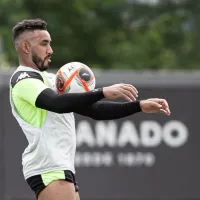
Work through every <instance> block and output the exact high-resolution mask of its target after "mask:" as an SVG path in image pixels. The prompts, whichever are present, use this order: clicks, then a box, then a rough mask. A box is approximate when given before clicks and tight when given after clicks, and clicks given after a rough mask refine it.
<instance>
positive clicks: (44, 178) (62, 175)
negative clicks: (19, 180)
mask: <svg viewBox="0 0 200 200" xmlns="http://www.w3.org/2000/svg"><path fill="white" fill-rule="evenodd" d="M55 180H66V181H69V182H71V183H73V184H74V188H75V191H76V192H78V191H79V188H78V185H77V182H76V180H75V176H74V174H73V173H72V172H71V171H69V170H59V171H52V172H48V173H44V174H41V175H36V176H32V177H30V178H28V179H27V180H26V181H27V183H28V185H29V186H30V188H31V189H32V190H33V191H34V192H35V195H36V197H37V198H38V195H39V193H40V192H41V191H42V190H43V189H44V188H45V187H46V186H47V185H48V184H50V183H52V182H53V181H55Z"/></svg>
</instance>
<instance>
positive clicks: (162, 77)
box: [0, 71, 200, 200]
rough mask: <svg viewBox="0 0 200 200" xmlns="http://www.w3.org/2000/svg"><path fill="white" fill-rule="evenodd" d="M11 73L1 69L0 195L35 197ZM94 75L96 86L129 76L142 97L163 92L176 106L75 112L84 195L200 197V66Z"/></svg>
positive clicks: (7, 199)
mask: <svg viewBox="0 0 200 200" xmlns="http://www.w3.org/2000/svg"><path fill="white" fill-rule="evenodd" d="M10 75H11V73H3V72H2V73H1V74H0V97H1V98H0V199H1V200H32V199H35V197H34V194H33V192H32V191H31V190H30V189H29V187H28V186H27V184H26V183H25V181H24V179H23V175H22V166H21V154H22V152H23V150H24V148H25V147H26V145H27V141H26V139H25V137H24V135H23V133H22V131H21V129H20V128H19V126H18V124H17V122H16V121H15V119H14V118H13V116H12V114H11V109H10V105H9V89H8V81H9V77H10ZM96 78H97V83H98V86H104V85H109V84H113V83H117V82H121V81H123V82H127V83H131V84H133V85H135V86H136V87H137V88H138V90H139V98H140V99H143V98H148V97H161V98H166V99H167V100H168V102H169V105H170V109H171V112H172V114H171V116H169V117H167V116H164V115H161V114H144V113H138V114H136V115H132V116H130V117H126V118H123V119H120V120H115V121H94V120H91V119H89V118H87V117H84V116H80V115H76V128H77V154H76V170H77V173H76V176H77V180H78V182H79V186H80V194H81V199H83V200H136V199H137V200H161V199H164V200H192V199H200V189H199V185H200V173H199V169H200V159H199V152H200V145H199V141H200V135H199V113H200V106H199V99H200V79H199V74H198V73H173V74H171V73H158V72H157V73H150V72H147V73H145V72H143V73H142V72H141V73H140V72H134V71H129V72H125V71H124V72H111V71H110V72H109V71H99V72H97V73H96ZM105 114H106V113H105Z"/></svg>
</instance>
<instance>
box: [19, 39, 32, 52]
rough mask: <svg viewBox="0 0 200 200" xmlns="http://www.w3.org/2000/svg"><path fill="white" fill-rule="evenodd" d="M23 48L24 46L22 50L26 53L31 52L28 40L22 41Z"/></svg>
mask: <svg viewBox="0 0 200 200" xmlns="http://www.w3.org/2000/svg"><path fill="white" fill-rule="evenodd" d="M21 48H22V50H23V52H24V53H25V54H29V53H30V50H31V46H30V44H29V43H28V42H27V41H25V40H24V41H22V42H21Z"/></svg>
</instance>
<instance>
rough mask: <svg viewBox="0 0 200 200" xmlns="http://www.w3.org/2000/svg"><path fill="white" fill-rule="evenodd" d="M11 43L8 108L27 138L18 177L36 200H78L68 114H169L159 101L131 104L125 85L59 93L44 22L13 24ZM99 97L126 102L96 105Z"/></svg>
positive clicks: (134, 91) (132, 99)
mask: <svg viewBox="0 0 200 200" xmlns="http://www.w3.org/2000/svg"><path fill="white" fill-rule="evenodd" d="M13 42H14V46H15V49H16V51H17V55H18V58H19V67H18V68H17V69H16V71H15V72H14V73H13V75H12V77H11V79H10V104H11V108H12V113H13V115H14V117H15V118H16V120H17V121H18V123H19V126H20V127H21V128H22V130H23V132H24V134H25V136H26V138H27V140H28V147H27V148H26V149H25V151H24V153H23V155H22V165H23V174H24V178H25V180H26V181H27V183H28V184H29V186H30V188H31V189H32V190H33V191H34V192H35V194H36V197H37V198H38V199H39V200H76V199H77V200H78V199H80V197H79V194H78V186H77V183H76V180H75V168H74V157H75V151H76V131H75V120H74V115H73V113H78V114H81V115H84V116H88V117H91V118H93V119H96V120H111V119H119V118H122V117H125V116H129V115H132V114H135V113H138V112H144V113H164V114H166V115H169V114H170V111H169V107H168V104H167V102H166V100H164V99H157V98H155V99H147V100H141V101H135V100H136V98H137V93H138V92H137V89H136V88H135V87H133V86H132V85H129V84H115V85H112V86H108V87H103V88H99V89H95V90H94V91H90V92H85V93H81V94H80V93H77V94H76V93H74V94H63V95H59V94H58V93H57V92H56V91H55V87H54V84H53V81H52V75H51V74H49V73H47V72H46V70H47V69H48V68H49V63H50V62H51V55H52V54H53V50H52V48H51V37H50V34H49V32H48V31H47V23H46V22H45V21H43V20H41V19H30V20H23V21H21V22H18V23H17V24H16V25H15V26H14V28H13ZM54 76H55V75H54ZM103 98H106V99H117V98H124V99H126V100H128V101H129V102H126V103H116V102H111V101H110V102H103V101H100V100H101V99H103ZM105 113H106V114H105Z"/></svg>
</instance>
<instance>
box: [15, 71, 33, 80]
mask: <svg viewBox="0 0 200 200" xmlns="http://www.w3.org/2000/svg"><path fill="white" fill-rule="evenodd" d="M24 78H30V76H29V75H28V74H27V73H26V72H23V73H21V74H20V75H19V77H18V78H17V81H16V82H18V81H20V80H22V79H24Z"/></svg>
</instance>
